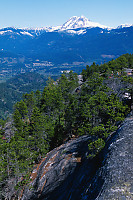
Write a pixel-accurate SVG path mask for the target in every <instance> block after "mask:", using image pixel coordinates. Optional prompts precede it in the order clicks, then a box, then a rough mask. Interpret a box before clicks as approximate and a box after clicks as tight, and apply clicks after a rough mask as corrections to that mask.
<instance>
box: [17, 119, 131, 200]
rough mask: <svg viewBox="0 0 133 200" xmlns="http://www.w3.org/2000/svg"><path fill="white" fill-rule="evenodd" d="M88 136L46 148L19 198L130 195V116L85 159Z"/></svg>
mask: <svg viewBox="0 0 133 200" xmlns="http://www.w3.org/2000/svg"><path fill="white" fill-rule="evenodd" d="M89 139H90V138H89V136H82V137H80V138H76V139H73V140H70V141H68V142H67V143H65V144H63V145H61V146H60V147H58V148H56V149H54V150H52V151H51V152H49V153H48V154H47V155H46V157H45V158H44V159H43V160H42V162H41V163H40V164H39V165H37V166H36V167H35V169H34V170H33V172H32V174H31V182H30V184H29V185H28V186H27V187H26V188H25V189H24V191H22V193H21V194H20V198H19V199H21V200H35V199H39V200H86V199H88V200H116V199H118V200H131V199H133V142H132V141H133V117H132V116H130V117H127V118H126V119H125V121H124V122H123V124H122V126H121V128H119V130H118V131H117V132H116V133H114V134H113V135H112V136H111V137H110V139H109V140H108V142H107V144H106V147H105V148H104V150H102V152H101V153H100V154H99V155H98V156H97V157H96V158H94V159H92V160H90V159H88V156H87V155H88V142H89Z"/></svg>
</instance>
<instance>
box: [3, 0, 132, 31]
mask: <svg viewBox="0 0 133 200" xmlns="http://www.w3.org/2000/svg"><path fill="white" fill-rule="evenodd" d="M132 10H133V0H0V28H3V27H8V26H14V27H46V26H57V25H62V24H63V23H64V22H65V21H67V20H68V19H69V18H70V17H72V16H81V15H84V16H85V17H87V18H88V19H90V20H91V21H94V22H99V23H100V24H103V25H107V26H110V27H116V26H118V25H120V24H125V23H128V24H133V11H132Z"/></svg>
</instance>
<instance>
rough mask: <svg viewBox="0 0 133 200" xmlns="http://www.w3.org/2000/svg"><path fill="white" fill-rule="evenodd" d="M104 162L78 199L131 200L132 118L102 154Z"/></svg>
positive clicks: (132, 189)
mask: <svg viewBox="0 0 133 200" xmlns="http://www.w3.org/2000/svg"><path fill="white" fill-rule="evenodd" d="M101 156H103V159H104V160H103V162H102V165H101V167H100V168H99V170H98V171H97V173H96V175H95V176H94V178H93V179H92V180H91V182H90V183H89V184H88V187H86V190H84V193H83V194H82V198H81V199H88V200H93V199H95V200H132V199H133V117H132V116H130V117H127V118H126V120H125V121H124V123H123V125H122V126H121V128H119V130H118V131H117V133H116V134H115V135H114V136H113V137H112V139H111V140H110V141H109V143H108V144H107V146H106V148H105V149H104V151H103V152H102V155H101Z"/></svg>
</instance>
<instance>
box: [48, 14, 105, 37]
mask: <svg viewBox="0 0 133 200" xmlns="http://www.w3.org/2000/svg"><path fill="white" fill-rule="evenodd" d="M95 27H99V28H102V29H107V28H109V27H107V26H104V25H101V24H99V23H97V22H92V21H90V20H88V19H87V18H86V17H84V16H81V17H77V16H73V17H71V18H70V19H69V20H68V21H67V22H65V23H64V24H63V25H62V26H55V27H48V28H46V31H49V32H53V31H65V32H67V33H76V34H84V33H86V31H85V29H86V28H95ZM76 29H81V30H76Z"/></svg>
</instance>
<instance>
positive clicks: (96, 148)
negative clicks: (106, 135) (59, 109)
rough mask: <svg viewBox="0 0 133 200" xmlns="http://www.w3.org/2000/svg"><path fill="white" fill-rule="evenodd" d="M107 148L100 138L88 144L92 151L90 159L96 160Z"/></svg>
mask: <svg viewBox="0 0 133 200" xmlns="http://www.w3.org/2000/svg"><path fill="white" fill-rule="evenodd" d="M104 146H105V141H104V140H103V139H102V138H98V139H97V140H95V141H94V142H90V143H89V144H88V149H89V151H90V153H89V158H94V157H95V156H96V155H97V154H98V153H99V152H100V151H101V150H102V149H103V148H104Z"/></svg>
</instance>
